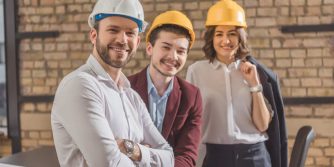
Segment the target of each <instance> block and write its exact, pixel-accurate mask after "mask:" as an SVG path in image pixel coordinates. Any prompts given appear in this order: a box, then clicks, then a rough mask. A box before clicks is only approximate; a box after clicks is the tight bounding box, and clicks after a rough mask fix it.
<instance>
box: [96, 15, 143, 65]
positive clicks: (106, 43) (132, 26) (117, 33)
mask: <svg viewBox="0 0 334 167" xmlns="http://www.w3.org/2000/svg"><path fill="white" fill-rule="evenodd" d="M98 24H99V25H98V26H97V27H98V30H96V29H92V30H91V32H90V38H91V42H92V43H93V44H94V51H96V53H97V54H98V56H99V57H100V58H101V60H102V61H103V62H104V63H105V64H107V65H109V66H111V67H113V68H122V67H124V66H125V65H126V64H127V62H128V61H129V60H130V59H131V58H132V57H133V56H134V54H135V53H136V50H137V48H138V45H139V41H140V37H139V36H138V33H139V32H138V26H137V24H136V23H135V22H134V21H132V20H130V19H127V18H124V17H120V16H111V17H107V18H104V19H102V20H101V21H100V22H99V23H98Z"/></svg>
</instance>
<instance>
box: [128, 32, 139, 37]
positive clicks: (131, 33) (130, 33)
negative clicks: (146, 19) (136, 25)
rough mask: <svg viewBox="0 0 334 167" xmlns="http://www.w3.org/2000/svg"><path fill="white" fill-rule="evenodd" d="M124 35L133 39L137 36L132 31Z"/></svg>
mask: <svg viewBox="0 0 334 167" xmlns="http://www.w3.org/2000/svg"><path fill="white" fill-rule="evenodd" d="M126 35H127V36H128V37H134V36H136V35H137V33H135V32H133V31H128V32H126Z"/></svg>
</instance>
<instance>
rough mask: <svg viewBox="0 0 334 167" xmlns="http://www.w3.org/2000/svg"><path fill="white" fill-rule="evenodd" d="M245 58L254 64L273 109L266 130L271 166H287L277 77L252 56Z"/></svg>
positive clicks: (281, 101)
mask: <svg viewBox="0 0 334 167" xmlns="http://www.w3.org/2000/svg"><path fill="white" fill-rule="evenodd" d="M246 59H247V60H248V61H249V62H251V63H252V64H254V65H255V66H256V68H257V71H258V74H259V77H260V82H261V84H262V86H263V95H264V97H265V98H266V99H267V100H268V101H269V103H270V105H271V107H272V109H273V111H274V116H273V118H272V121H271V122H270V124H269V127H268V130H267V134H268V136H269V139H268V140H267V141H266V147H267V150H268V152H269V154H270V158H271V164H272V167H287V166H288V145H287V143H288V142H287V131H286V126H285V116H284V104H283V99H282V96H281V91H280V85H279V80H278V77H277V75H276V74H275V73H274V72H273V71H271V70H270V69H268V68H267V67H265V66H264V65H262V64H260V63H259V62H258V61H257V60H256V59H255V58H254V57H252V56H250V55H249V56H247V57H246Z"/></svg>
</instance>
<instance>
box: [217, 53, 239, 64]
mask: <svg viewBox="0 0 334 167" xmlns="http://www.w3.org/2000/svg"><path fill="white" fill-rule="evenodd" d="M217 60H218V61H220V62H222V63H224V64H226V65H229V64H231V63H232V62H234V61H235V58H234V56H218V55H217Z"/></svg>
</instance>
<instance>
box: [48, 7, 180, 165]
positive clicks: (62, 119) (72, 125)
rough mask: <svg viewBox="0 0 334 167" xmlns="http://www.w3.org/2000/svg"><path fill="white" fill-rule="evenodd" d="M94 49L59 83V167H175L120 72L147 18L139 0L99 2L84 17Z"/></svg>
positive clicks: (55, 127) (54, 116) (55, 113)
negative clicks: (86, 17)
mask: <svg viewBox="0 0 334 167" xmlns="http://www.w3.org/2000/svg"><path fill="white" fill-rule="evenodd" d="M88 23H89V26H90V27H91V31H90V40H91V42H92V44H93V51H92V53H91V54H90V56H89V58H88V60H87V62H86V64H84V65H82V66H81V67H80V68H78V69H77V70H75V71H73V72H72V73H70V74H69V75H67V76H66V77H65V78H64V79H63V80H62V81H61V83H60V85H59V87H58V89H57V92H56V94H55V99H54V103H53V108H52V113H51V123H52V131H53V136H54V143H55V147H56V151H57V156H58V160H59V163H60V165H61V166H62V167H64V166H69V167H73V166H75V167H85V166H97V167H108V166H120V167H131V166H167V167H172V166H174V157H173V150H172V148H171V147H170V146H169V144H168V143H167V142H166V140H165V139H164V138H163V137H162V136H161V134H160V132H159V131H158V130H157V129H156V127H155V126H154V124H153V122H152V121H151V118H150V115H149V113H148V112H147V109H146V106H145V104H144V102H143V101H142V100H141V98H140V96H139V95H138V94H137V93H135V91H134V90H132V89H131V88H130V83H129V81H128V80H127V78H126V77H125V75H124V74H123V73H122V72H121V70H122V67H123V66H125V65H126V64H127V62H128V61H129V60H130V59H131V57H132V56H133V55H134V54H135V52H136V50H137V48H138V45H139V41H140V37H139V33H140V32H143V31H144V30H145V26H146V22H145V21H144V14H143V9H142V6H141V4H140V3H139V2H138V0H122V1H120V0H98V1H97V3H96V5H95V7H94V9H93V12H92V13H91V14H90V16H89V19H88Z"/></svg>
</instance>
